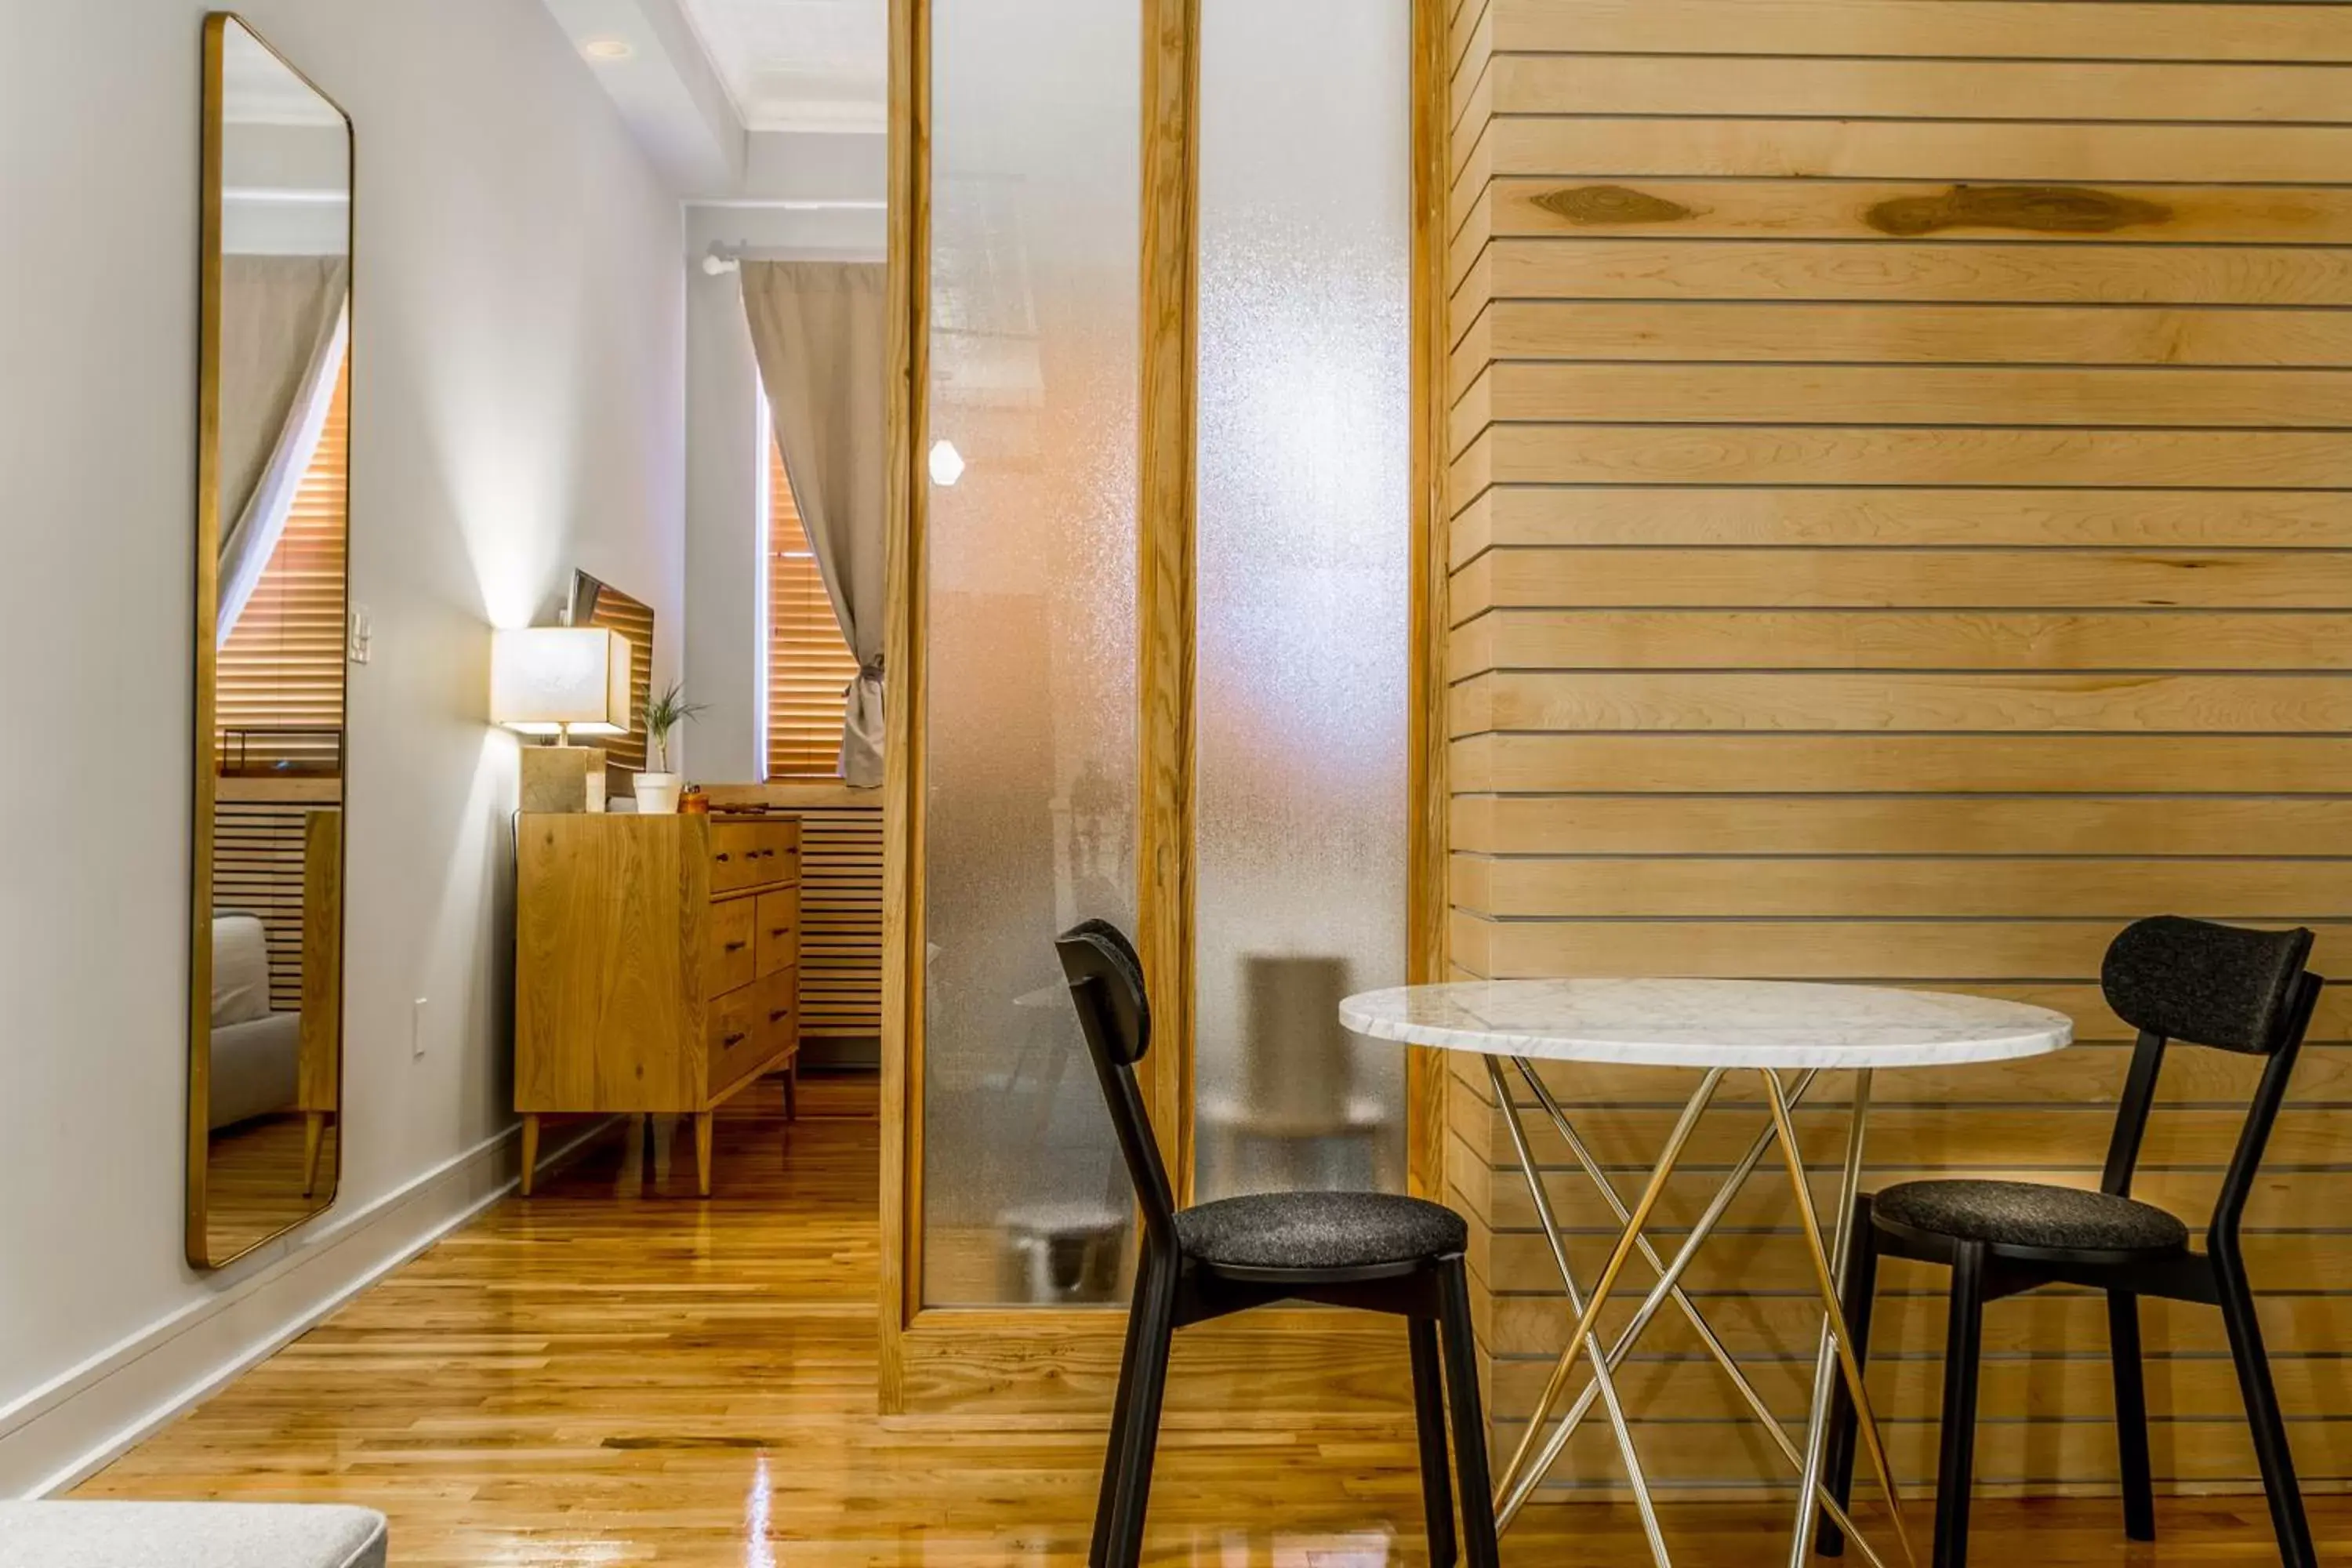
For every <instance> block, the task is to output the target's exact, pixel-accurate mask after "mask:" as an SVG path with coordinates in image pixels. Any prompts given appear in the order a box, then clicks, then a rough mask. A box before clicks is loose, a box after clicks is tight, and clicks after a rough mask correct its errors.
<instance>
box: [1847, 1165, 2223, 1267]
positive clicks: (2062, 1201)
mask: <svg viewBox="0 0 2352 1568" xmlns="http://www.w3.org/2000/svg"><path fill="white" fill-rule="evenodd" d="M1871 1208H1872V1212H1873V1213H1874V1214H1875V1215H1877V1216H1878V1217H1879V1218H1880V1219H1883V1220H1885V1221H1886V1222H1888V1223H1889V1224H1892V1225H1899V1226H1905V1227H1906V1228H1908V1229H1911V1230H1921V1231H1926V1232H1927V1233H1928V1234H1929V1235H1931V1236H1948V1237H1953V1238H1955V1239H1957V1240H1961V1241H1982V1242H1986V1243H1989V1244H1990V1245H1992V1246H1994V1247H2003V1246H2007V1247H2049V1248H2052V1249H2054V1250H2063V1251H2074V1252H2170V1251H2174V1250H2176V1249H2178V1248H2180V1247H2187V1246H2188V1245H2189V1226H2187V1225H2185V1224H2184V1223H2182V1222H2181V1220H2180V1219H2179V1217H2178V1216H2176V1215H2170V1214H2168V1213H2166V1212H2165V1211H2164V1210H2162V1209H2160V1208H2158V1207H2157V1206H2156V1205H2154V1204H2144V1203H2141V1202H2139V1201H2138V1200H2137V1199H2136V1198H2119V1197H2116V1196H2115V1195H2114V1194H2110V1193H2093V1192H2084V1190H2083V1189H2082V1188H2080V1187H2054V1186H2048V1185H2045V1184H2042V1183H2039V1182H1958V1181H1955V1182H1942V1181H1938V1182H1904V1183H1901V1184H1898V1185H1895V1186H1892V1187H1889V1188H1887V1189H1886V1190H1885V1192H1883V1193H1880V1194H1878V1195H1877V1196H1876V1197H1874V1198H1873V1199H1872V1200H1871Z"/></svg>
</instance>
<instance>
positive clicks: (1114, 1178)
mask: <svg viewBox="0 0 2352 1568" xmlns="http://www.w3.org/2000/svg"><path fill="white" fill-rule="evenodd" d="M932 14H933V18H934V19H933V28H934V31H933V35H932V56H933V73H934V79H933V98H932V109H933V116H934V119H933V127H932V160H933V165H932V180H931V215H932V216H931V222H932V246H931V301H930V305H931V343H930V351H931V383H930V423H931V429H930V435H931V438H932V439H933V440H934V441H935V442H938V441H945V442H949V443H951V444H952V445H953V446H954V447H955V449H956V452H957V454H958V455H959V456H960V457H961V460H962V463H963V465H964V466H963V469H962V472H961V475H960V476H959V477H957V478H956V480H955V483H954V484H953V485H952V486H949V485H945V484H941V483H939V482H936V481H937V479H938V478H939V477H940V476H942V475H944V474H947V473H949V472H950V471H951V470H952V468H953V466H954V465H953V464H952V463H950V462H947V461H945V460H944V455H943V454H940V455H939V456H938V457H937V458H935V460H934V462H933V464H932V471H933V474H934V479H935V482H934V483H933V484H932V487H931V490H930V562H929V571H930V576H929V586H928V590H927V592H928V604H929V666H928V668H929V693H928V697H929V777H928V779H927V780H926V781H925V783H926V787H927V790H928V797H927V812H928V816H927V821H926V827H925V833H926V840H927V842H926V845H925V851H926V860H925V864H926V873H925V876H926V892H927V900H928V908H927V911H926V914H927V921H928V930H927V931H926V933H925V934H926V936H927V937H928V939H929V946H928V952H929V969H928V980H927V984H926V990H925V1015H926V1016H925V1025H924V1030H925V1058H924V1096H925V1106H924V1110H925V1128H924V1156H923V1157H924V1183H923V1226H924V1263H923V1275H924V1278H923V1295H924V1299H925V1300H927V1301H929V1302H931V1303H934V1304H942V1305H947V1304H961V1303H978V1302H991V1301H1072V1300H1106V1299H1109V1298H1110V1297H1112V1296H1113V1295H1114V1294H1116V1293H1117V1292H1118V1288H1119V1284H1120V1279H1121V1271H1122V1267H1123V1265H1122V1259H1123V1255H1124V1252H1125V1250H1126V1247H1127V1246H1128V1243H1129V1237H1128V1235H1127V1232H1128V1229H1129V1225H1130V1220H1129V1215H1130V1213H1131V1210H1132V1206H1133V1199H1132V1197H1131V1195H1130V1191H1129V1185H1128V1181H1127V1177H1126V1175H1125V1173H1124V1172H1123V1171H1122V1170H1121V1169H1120V1168H1119V1165H1118V1153H1117V1149H1116V1145H1115V1144H1114V1142H1113V1141H1112V1136H1111V1131H1110V1125H1109V1122H1108V1119H1107V1117H1106V1115H1105V1112H1104V1110H1103V1104H1102V1097H1101V1092H1100V1090H1099V1089H1097V1086H1096V1082H1095V1078H1094V1072H1093V1069H1092V1068H1091V1067H1090V1066H1089V1065H1088V1064H1087V1059H1086V1056H1085V1047H1084V1045H1083V1043H1082V1042H1081V1041H1080V1039H1079V1037H1078V1032H1077V1026H1076V1018H1075V1016H1074V1015H1073V1014H1072V1012H1071V1009H1070V1003H1069V997H1068V994H1067V992H1066V991H1065V990H1064V989H1063V987H1062V983H1061V970H1060V966H1059V964H1058V963H1056V962H1055V956H1054V950H1053V938H1054V935H1055V932H1056V931H1060V930H1062V929H1063V928H1065V927H1066V926H1067V925H1069V924H1070V923H1071V922H1073V921H1076V920H1078V919H1080V918H1082V917H1085V916H1088V915H1100V916H1104V917H1107V918H1109V919H1113V920H1117V921H1119V922H1121V923H1122V924H1123V925H1127V926H1129V928H1130V929H1131V928H1132V925H1133V913H1134V901H1135V890H1134V863H1135V829H1134V811H1135V804H1134V803H1135V795H1136V783H1135V756H1136V738H1135V718H1134V710H1135V668H1134V667H1135V643H1136V631H1135V589H1134V580H1135V560H1136V534H1135V516H1134V514H1135V440H1136V437H1135V426H1136V401H1135V400H1136V374H1137V367H1136V301H1137V281H1136V279H1137V270H1138V264H1137V246H1138V239H1137V233H1138V226H1139V213H1138V207H1137V194H1136V193H1137V174H1136V170H1137V152H1136V146H1137V142H1136V138H1137V125H1138V123H1139V116H1140V114H1141V103H1140V86H1139V77H1140V64H1139V62H1140V58H1141V49H1142V44H1141V39H1140V37H1139V20H1138V8H1137V7H1136V6H1134V5H1106V4H1104V3H1103V0H954V4H952V5H938V6H935V7H933V9H932Z"/></svg>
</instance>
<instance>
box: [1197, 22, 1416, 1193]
mask: <svg viewBox="0 0 2352 1568" xmlns="http://www.w3.org/2000/svg"><path fill="white" fill-rule="evenodd" d="M1202 13H1203V14H1202V40H1201V41H1202V54H1201V123H1202V142H1201V155H1202V168H1201V325H1200V334H1201V341H1200V366H1201V369H1200V536H1199V562H1200V567H1199V571H1200V578H1199V595H1200V618H1199V639H1200V642H1199V647H1200V656H1199V657H1200V665H1199V701H1200V710H1199V712H1200V718H1199V724H1200V730H1199V737H1198V739H1199V747H1200V752H1199V790H1200V795H1199V801H1200V805H1199V817H1198V853H1199V905H1198V908H1199V946H1198V949H1197V961H1198V964H1199V970H1198V984H1199V998H1198V1001H1199V1027H1200V1033H1199V1046H1198V1050H1197V1053H1196V1056H1195V1058H1194V1061H1195V1072H1196V1081H1197V1084H1198V1087H1199V1093H1200V1102H1199V1107H1198V1110H1199V1120H1198V1122H1197V1124H1196V1135H1197V1142H1196V1146H1197V1148H1198V1151H1199V1163H1198V1167H1197V1171H1196V1178H1197V1190H1198V1193H1199V1195H1200V1196H1201V1197H1202V1198H1204V1199H1205V1198H1213V1197H1222V1196H1225V1195H1228V1194H1234V1193H1241V1192H1257V1191H1272V1190H1278V1189H1285V1188H1306V1187H1329V1186H1363V1185H1382V1186H1394V1185H1398V1184H1401V1183H1402V1177H1403V1163H1404V1131H1403V1114H1402V1105H1403V1060H1402V1055H1401V1053H1400V1051H1399V1049H1398V1047H1395V1046H1392V1045H1382V1044H1380V1043H1377V1042H1373V1041H1366V1040H1359V1039H1355V1038H1353V1037H1349V1035H1347V1034H1346V1033H1345V1032H1344V1031H1342V1030H1341V1029H1340V1027H1339V1018H1338V1016H1337V1005H1338V1002H1339V997H1340V996H1342V995H1343V994H1346V993H1348V992H1349V991H1351V990H1362V989H1365V988H1368V987H1370V986H1375V985H1391V984H1398V983H1400V982H1401V981H1402V979H1403V977H1404V963H1405V924H1404V921H1405V864H1404V856H1405V832H1406V823H1405V808H1406V805H1405V788H1406V781H1405V702H1406V669H1407V663H1406V661H1407V658H1408V648H1407V640H1408V625H1407V614H1406V610H1407V597H1408V593H1409V584H1410V546H1411V537H1410V536H1411V513H1410V477H1409V471H1408V459H1409V442H1410V437H1411V408H1410V401H1409V399H1410V383H1411V341H1410V318H1411V291H1410V289H1411V286H1410V279H1411V252H1412V205H1411V203H1412V184H1411V181H1412V132H1411V120H1410V114H1411V74H1410V66H1411V42H1412V40H1411V16H1410V5H1409V4H1408V0H1206V4H1205V5H1203V7H1202Z"/></svg>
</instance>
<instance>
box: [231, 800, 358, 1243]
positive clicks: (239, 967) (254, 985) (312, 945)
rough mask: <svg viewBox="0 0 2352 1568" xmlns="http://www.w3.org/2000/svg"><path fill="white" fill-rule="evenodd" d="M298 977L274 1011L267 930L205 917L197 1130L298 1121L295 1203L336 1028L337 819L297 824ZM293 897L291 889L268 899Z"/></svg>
mask: <svg viewBox="0 0 2352 1568" xmlns="http://www.w3.org/2000/svg"><path fill="white" fill-rule="evenodd" d="M301 816H302V826H301V828H300V830H299V831H300V838H301V845H302V853H301V861H300V882H299V898H300V903H299V906H298V909H297V910H296V915H297V920H298V922H299V923H298V924H297V925H296V931H297V933H298V934H299V945H298V946H297V947H296V948H295V951H294V953H293V955H292V963H291V965H289V964H288V963H287V957H286V955H285V954H283V953H281V954H280V955H279V964H280V966H281V967H292V968H294V969H296V970H297V971H298V976H297V980H296V982H295V984H299V991H298V993H297V994H299V997H300V1004H299V1007H298V1008H296V1009H293V1010H287V1009H284V1008H281V1007H279V1006H278V1005H276V1003H275V1001H274V1000H273V995H274V994H282V993H283V992H284V991H285V990H286V989H288V988H289V985H288V984H286V983H284V982H282V981H281V982H280V983H279V984H273V974H272V966H271V954H270V951H269V928H268V925H267V923H265V921H263V920H262V918H261V917H260V916H259V915H257V914H253V913H248V912H246V911H244V910H219V911H218V912H216V913H215V915H214V917H213V922H212V941H213V985H212V1007H211V1038H210V1042H209V1045H210V1053H211V1054H210V1063H209V1071H208V1076H207V1083H206V1097H207V1099H206V1107H205V1126H206V1128H207V1130H208V1131H213V1132H215V1133H216V1132H219V1131H222V1130H223V1129H225V1128H233V1127H236V1126H238V1125H239V1124H241V1123H245V1122H249V1121H254V1120H255V1119H257V1118H259V1117H266V1116H277V1115H289V1114H293V1113H297V1112H299V1113H300V1114H301V1115H302V1117H303V1119H304V1131H303V1164H302V1194H303V1195H304V1196H306V1197H308V1196H310V1194H312V1193H313V1192H314V1191H315V1190H316V1189H317V1187H318V1184H319V1164H320V1151H321V1148H322V1145H323V1142H324V1135H325V1131H326V1128H327V1125H328V1122H329V1120H330V1119H331V1117H332V1115H333V1113H334V1110H335V1108H336V1089H337V1079H339V1077H340V1076H341V1075H340V1068H341V1061H340V1052H339V1049H338V1047H339V1045H340V1039H341V1011H342V1006H341V990H342V985H341V968H342V964H341V951H340V949H341V889H340V883H341V859H342V854H341V837H342V831H341V830H342V814H341V812H340V811H335V810H312V811H306V812H304V813H302V814H301ZM276 890H278V891H281V892H293V891H295V890H296V889H294V888H293V887H286V888H283V889H276Z"/></svg>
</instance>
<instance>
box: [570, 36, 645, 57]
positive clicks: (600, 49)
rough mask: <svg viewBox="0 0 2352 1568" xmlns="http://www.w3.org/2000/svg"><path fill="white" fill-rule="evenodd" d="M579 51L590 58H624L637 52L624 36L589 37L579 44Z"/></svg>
mask: <svg viewBox="0 0 2352 1568" xmlns="http://www.w3.org/2000/svg"><path fill="white" fill-rule="evenodd" d="M580 52H581V53H582V54H583V55H586V56H587V57H588V58H590V59H592V60H625V59H627V58H629V57H630V56H631V55H634V54H635V53H636V52H637V47H636V46H635V44H632V43H631V42H629V40H628V39H626V38H591V39H589V40H588V41H587V42H586V43H584V44H583V45H581V46H580Z"/></svg>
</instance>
